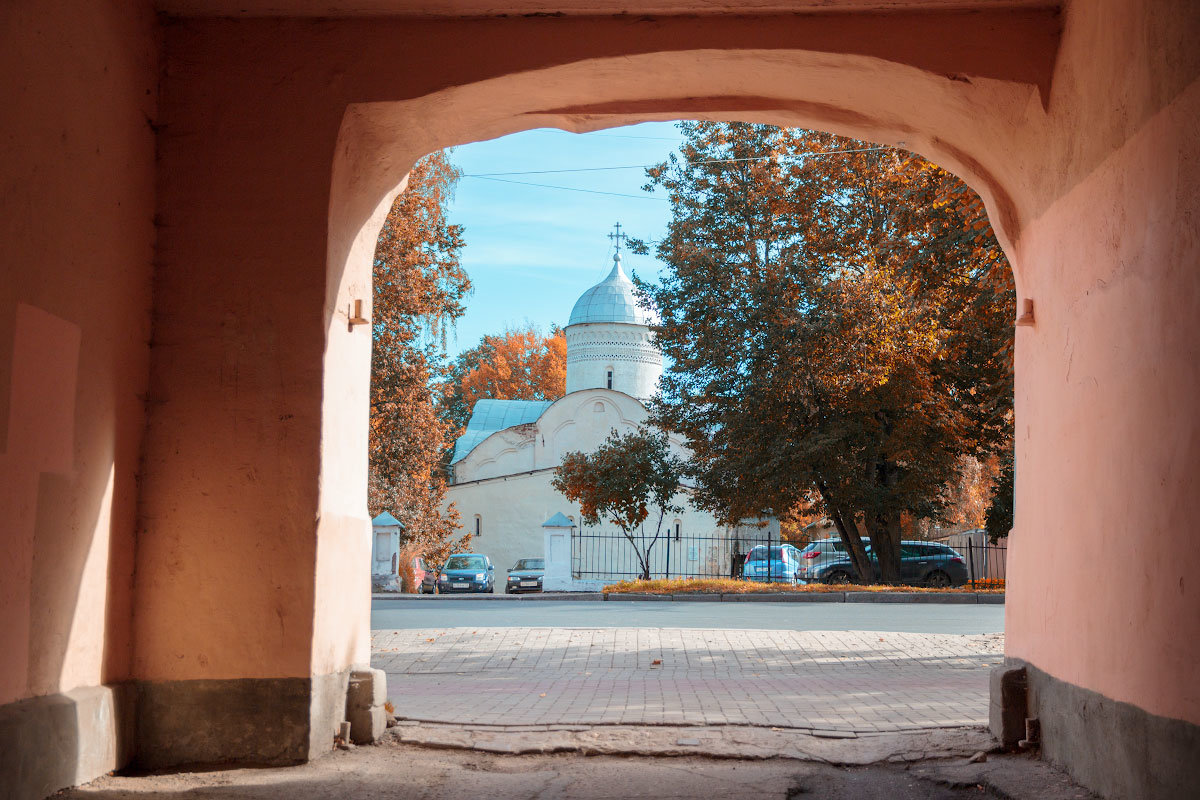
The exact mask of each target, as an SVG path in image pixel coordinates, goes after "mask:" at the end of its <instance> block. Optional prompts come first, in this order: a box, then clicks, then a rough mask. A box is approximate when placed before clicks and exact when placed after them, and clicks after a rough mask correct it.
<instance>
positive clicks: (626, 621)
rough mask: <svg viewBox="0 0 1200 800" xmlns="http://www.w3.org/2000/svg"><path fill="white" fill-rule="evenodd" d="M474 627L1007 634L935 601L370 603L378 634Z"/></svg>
mask: <svg viewBox="0 0 1200 800" xmlns="http://www.w3.org/2000/svg"><path fill="white" fill-rule="evenodd" d="M471 626H481V627H488V628H511V627H521V628H524V627H550V628H703V629H710V630H711V629H730V630H795V631H889V632H902V633H955V634H984V633H1002V632H1003V631H1004V606H1003V605H939V604H936V603H917V604H913V603H696V602H678V603H676V602H654V601H646V602H612V603H608V602H595V601H591V602H589V601H579V600H564V601H561V602H559V601H553V600H537V601H518V600H491V599H487V598H482V597H446V596H427V597H420V596H416V597H414V596H409V597H396V598H390V597H389V598H386V599H384V598H375V599H374V600H372V601H371V629H372V630H404V629H422V630H429V629H434V628H461V627H471Z"/></svg>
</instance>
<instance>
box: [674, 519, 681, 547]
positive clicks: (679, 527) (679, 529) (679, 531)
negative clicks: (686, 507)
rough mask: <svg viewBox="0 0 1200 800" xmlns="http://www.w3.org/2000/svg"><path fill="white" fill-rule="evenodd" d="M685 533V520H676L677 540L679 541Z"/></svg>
mask: <svg viewBox="0 0 1200 800" xmlns="http://www.w3.org/2000/svg"><path fill="white" fill-rule="evenodd" d="M682 535H683V522H682V521H680V520H675V541H677V542H678V541H679V537H681V536H682Z"/></svg>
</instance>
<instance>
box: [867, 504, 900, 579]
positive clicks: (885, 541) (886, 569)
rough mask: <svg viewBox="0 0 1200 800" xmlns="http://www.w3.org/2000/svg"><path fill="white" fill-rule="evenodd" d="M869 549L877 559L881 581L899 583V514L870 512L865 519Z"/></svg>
mask: <svg viewBox="0 0 1200 800" xmlns="http://www.w3.org/2000/svg"><path fill="white" fill-rule="evenodd" d="M866 523H867V530H868V531H870V534H871V549H872V550H873V551H874V552H875V557H876V558H877V559H879V577H880V581H881V582H882V583H887V584H897V583H900V515H899V514H871V515H868V516H867V519H866Z"/></svg>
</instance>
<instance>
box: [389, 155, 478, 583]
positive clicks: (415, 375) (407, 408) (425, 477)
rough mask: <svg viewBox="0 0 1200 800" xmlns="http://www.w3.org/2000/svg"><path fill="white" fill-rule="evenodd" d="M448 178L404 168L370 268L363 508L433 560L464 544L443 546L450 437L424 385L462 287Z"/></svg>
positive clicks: (422, 167)
mask: <svg viewBox="0 0 1200 800" xmlns="http://www.w3.org/2000/svg"><path fill="white" fill-rule="evenodd" d="M457 177H458V172H457V171H456V170H455V168H454V167H453V165H452V164H451V163H450V161H449V159H448V158H447V156H446V154H445V153H434V154H433V155H430V156H426V157H425V158H424V159H422V160H421V161H420V162H418V163H417V165H416V166H414V167H413V170H412V173H411V174H410V175H409V180H408V187H407V189H406V191H405V192H403V193H402V194H401V195H400V196H399V197H397V198H396V200H395V202H394V203H393V204H392V208H391V210H390V212H389V213H388V216H387V220H386V221H385V223H384V226H383V230H382V231H381V232H380V234H379V240H378V243H377V244H376V248H375V264H374V307H373V316H374V319H373V320H372V343H373V349H372V352H371V419H370V442H369V447H370V467H369V469H370V471H369V479H368V500H367V504H368V507H369V509H370V513H371V515H372V516H374V515H376V514H378V513H380V512H381V511H385V510H386V511H390V512H391V513H392V514H393V515H394V516H395V517H396V518H397V519H398V520H399V521H400V522H401V523H402V524H403V525H404V532H405V537H406V539H407V541H408V542H409V543H411V544H415V545H417V546H419V547H420V548H421V551H422V553H423V554H424V555H425V556H426V557H427V558H429V559H430V560H432V561H435V562H436V561H440V560H441V559H442V558H443V557H444V556H445V555H446V554H447V553H449V552H451V550H452V548H454V547H457V546H461V545H464V544H465V543H466V541H468V540H469V537H465V538H463V539H460V540H458V541H457V542H453V541H452V537H453V535H454V533H455V531H456V530H457V528H458V512H457V510H456V509H454V508H453V507H451V508H450V509H449V510H447V511H443V510H442V502H443V500H444V498H445V492H446V483H445V476H444V473H443V471H442V469H441V455H442V451H443V450H444V449H445V448H446V446H447V443H448V442H449V441H451V440H452V439H453V437H454V436H456V435H457V433H458V431H457V430H456V429H455V428H454V427H453V426H452V425H450V424H449V423H447V422H446V421H444V420H442V419H441V418H439V416H438V415H437V414H436V413H435V410H434V406H433V392H432V388H431V385H432V382H433V381H434V379H435V378H437V377H440V374H441V372H442V369H443V367H442V361H443V357H442V354H443V353H444V348H445V333H446V331H447V329H448V327H449V326H450V325H452V324H453V322H454V321H455V320H456V319H458V318H459V317H460V316H462V313H463V311H464V310H465V309H464V306H463V300H464V298H465V297H466V295H467V293H468V292H469V291H470V287H471V283H470V281H469V279H468V278H467V275H466V273H465V272H464V271H463V269H462V267H461V265H460V264H459V252H460V251H461V249H462V246H463V240H462V229H461V227H459V226H457V225H451V224H450V223H449V222H448V220H447V218H446V205H447V202H448V199H449V193H450V191H451V189H452V188H453V186H454V182H455V180H456V179H457Z"/></svg>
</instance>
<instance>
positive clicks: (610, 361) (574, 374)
mask: <svg viewBox="0 0 1200 800" xmlns="http://www.w3.org/2000/svg"><path fill="white" fill-rule="evenodd" d="M566 335H567V393H568V394H569V393H571V392H576V391H579V390H581V389H605V388H608V383H607V378H608V376H607V371H608V370H610V369H611V370H612V372H613V384H612V388H613V389H614V390H615V391H618V392H624V393H625V394H627V395H630V396H631V397H638V398H642V399H648V398H650V397H652V396H653V395H654V393H655V391H656V389H657V388H658V379H659V377H661V376H662V371H663V362H662V353H660V352H659V351H658V349H657V348H656V347H655V346H654V345H653V344H652V343H651V341H650V329H649V328H646V327H643V326H641V325H625V324H621V323H600V322H597V323H587V324H582V325H570V326H568V327H567V329H566Z"/></svg>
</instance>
